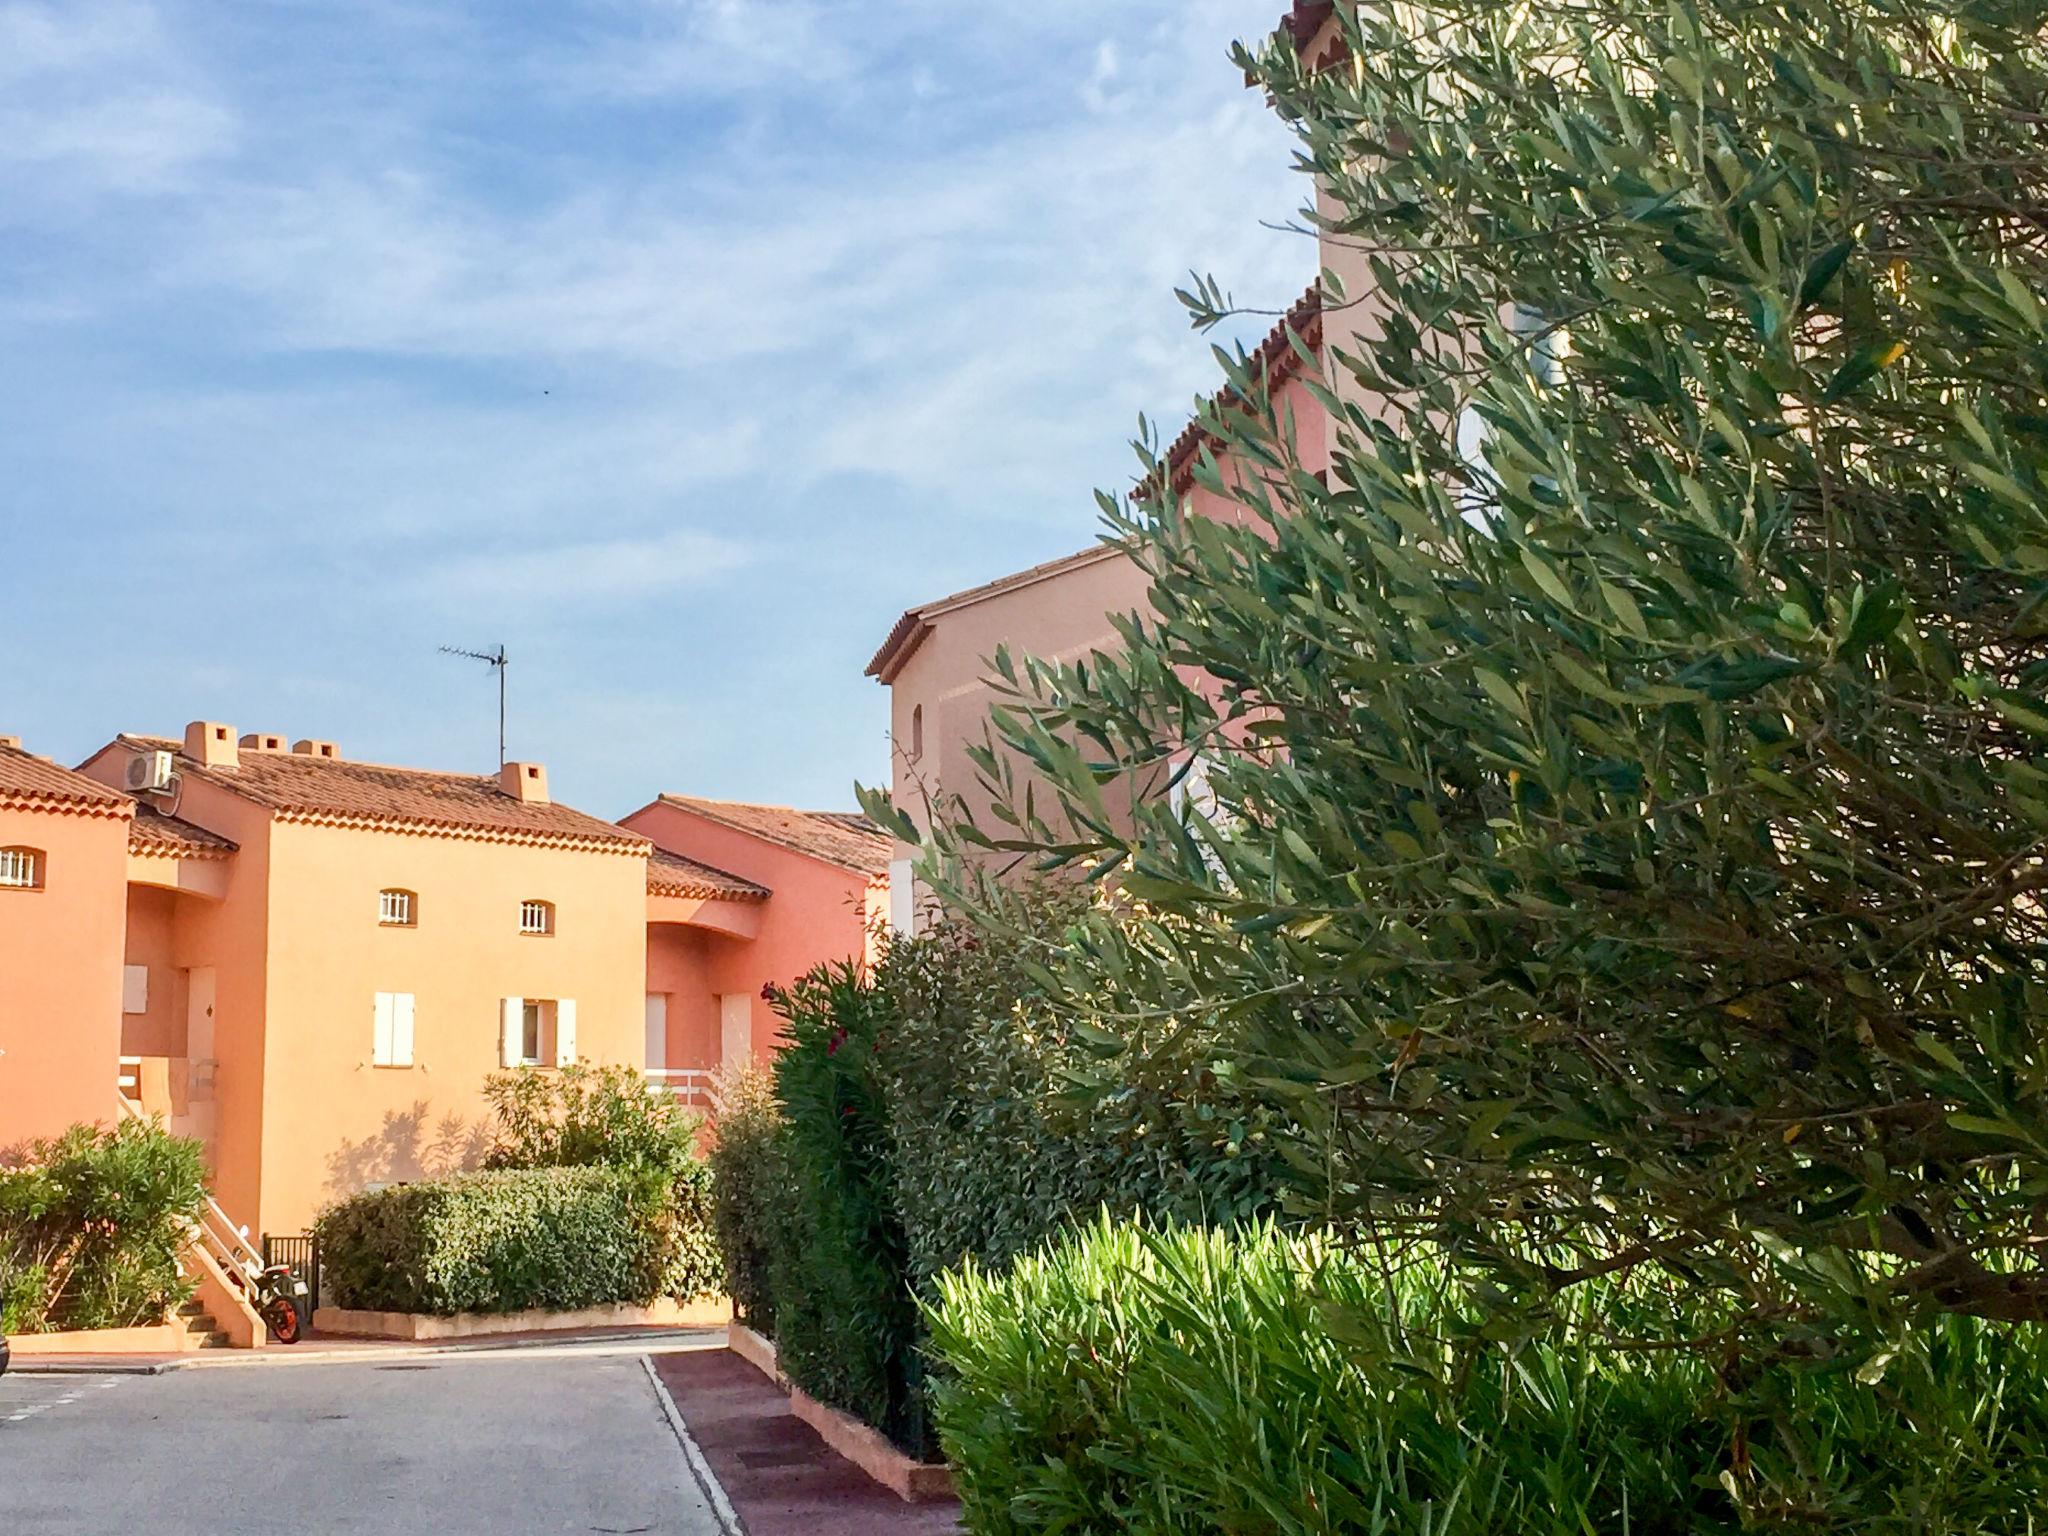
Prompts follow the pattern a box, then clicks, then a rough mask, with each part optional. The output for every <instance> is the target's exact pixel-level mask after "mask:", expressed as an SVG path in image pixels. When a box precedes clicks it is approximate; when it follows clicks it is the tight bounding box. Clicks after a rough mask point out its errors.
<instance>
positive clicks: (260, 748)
mask: <svg viewBox="0 0 2048 1536" xmlns="http://www.w3.org/2000/svg"><path fill="white" fill-rule="evenodd" d="M242 745H243V747H244V748H246V749H247V750H248V751H251V752H282V751H283V750H284V738H283V737H282V736H279V735H276V734H274V733H272V732H270V731H251V732H249V733H248V734H247V735H246V736H244V737H243V738H242Z"/></svg>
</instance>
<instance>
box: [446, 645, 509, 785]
mask: <svg viewBox="0 0 2048 1536" xmlns="http://www.w3.org/2000/svg"><path fill="white" fill-rule="evenodd" d="M441 654H442V655H443V656H464V657H467V658H468V659H469V660H471V661H481V662H483V663H485V664H486V665H487V666H489V667H490V668H491V670H492V671H494V672H496V673H497V674H498V766H499V767H500V768H503V767H504V766H505V668H506V667H507V666H508V665H509V664H510V661H511V658H510V657H508V656H507V655H506V654H505V647H504V645H503V643H502V642H501V643H500V644H499V646H498V648H497V649H496V650H495V651H465V650H464V649H463V648H462V647H461V646H459V645H444V646H442V647H441Z"/></svg>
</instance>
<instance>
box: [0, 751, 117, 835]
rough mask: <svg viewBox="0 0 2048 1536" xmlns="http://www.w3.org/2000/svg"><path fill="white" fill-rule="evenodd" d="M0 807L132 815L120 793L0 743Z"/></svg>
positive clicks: (76, 813)
mask: <svg viewBox="0 0 2048 1536" xmlns="http://www.w3.org/2000/svg"><path fill="white" fill-rule="evenodd" d="M0 804H7V805H14V806H20V807H23V808H25V809H31V810H43V811H51V812H54V813H56V814H59V815H72V816H109V817H116V818H119V817H126V816H128V815H130V814H131V813H132V805H131V802H130V801H129V799H128V797H127V796H126V795H124V794H122V793H121V791H120V790H118V789H114V788H112V787H111V786H109V785H106V784H102V783H100V782H99V780H97V779H92V778H88V777H87V776H86V775H84V774H82V773H80V772H78V771H77V770H76V769H75V768H66V767H65V766H64V765H63V764H62V763H57V762H53V761H51V760H50V759H49V758H47V757H42V756H39V755H38V754H36V753H34V752H30V751H28V750H26V749H25V748H23V747H21V746H20V745H18V744H16V743H15V742H14V741H13V740H12V738H9V739H8V740H7V741H6V742H0Z"/></svg>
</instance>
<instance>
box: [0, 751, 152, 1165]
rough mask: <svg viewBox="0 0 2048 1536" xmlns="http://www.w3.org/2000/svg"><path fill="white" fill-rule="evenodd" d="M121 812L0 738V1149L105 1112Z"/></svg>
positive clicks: (119, 928) (117, 802) (123, 845)
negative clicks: (11, 1143)
mask: <svg viewBox="0 0 2048 1536" xmlns="http://www.w3.org/2000/svg"><path fill="white" fill-rule="evenodd" d="M131 816H132V808H131V805H130V802H129V800H128V797H127V796H125V795H121V794H116V793H114V792H113V791H111V790H109V789H107V788H106V787H105V786H103V785H100V784H97V783H94V782H93V781H92V780H91V779H88V778H86V777H84V776H83V775H82V774H76V773H72V772H70V771H68V770H66V769H64V768H60V767H58V766H57V765H56V764H55V763H51V762H48V761H45V760H44V759H42V758H39V757H34V756H31V755H30V754H29V753H27V752H24V751H23V750H22V749H21V743H20V741H19V740H18V739H17V738H15V737H12V736H0V1146H5V1145H6V1144H8V1143H10V1142H14V1141H21V1140H28V1139H31V1138H36V1137H42V1136H54V1135H55V1134H57V1132H59V1131H61V1130H63V1129H64V1128H65V1127H66V1126H69V1125H75V1124H77V1123H78V1122H80V1121H100V1120H108V1119H111V1118H112V1116H113V1113H114V1112H115V1109H116V1106H115V1104H114V1078H115V1073H116V1070H117V1068H116V1058H117V1057H119V1055H120V1045H121V979H122V971H121V945H122V935H123V931H124V917H123V910H122V891H123V881H124V879H125V876H126V867H127V859H128V838H129V825H130V819H131Z"/></svg>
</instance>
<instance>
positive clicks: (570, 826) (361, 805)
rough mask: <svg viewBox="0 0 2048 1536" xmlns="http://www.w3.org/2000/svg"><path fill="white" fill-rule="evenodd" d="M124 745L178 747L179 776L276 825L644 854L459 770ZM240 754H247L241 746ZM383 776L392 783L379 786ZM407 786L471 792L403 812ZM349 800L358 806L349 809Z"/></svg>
mask: <svg viewBox="0 0 2048 1536" xmlns="http://www.w3.org/2000/svg"><path fill="white" fill-rule="evenodd" d="M117 739H118V740H119V741H120V742H121V743H123V744H125V745H128V746H131V747H139V748H142V749H144V750H150V751H158V750H176V751H179V753H180V758H179V771H180V772H182V773H189V774H191V775H192V776H193V777H194V778H197V779H198V780H200V781H201V782H203V783H209V784H213V785H215V786H217V787H219V788H221V789H224V790H226V791H228V792H229V793H231V794H236V795H239V796H240V797H241V798H243V799H245V800H248V801H250V802H251V803H252V804H255V805H258V806H261V807H262V808H263V809H264V810H266V811H268V812H269V813H270V814H271V815H272V816H274V817H275V818H276V819H277V820H279V821H284V822H292V823H297V824H303V825H315V826H345V827H357V828H362V829H365V830H370V831H386V832H400V833H425V834H428V835H435V836H449V837H464V838H474V839H478V840H481V841H486V842H517V843H524V844H531V845H538V846H543V847H559V848H578V849H588V850H591V851H603V852H614V853H625V854H630V855H634V856H638V857H644V856H645V854H646V852H647V849H648V848H649V846H650V844H649V842H648V840H647V839H646V838H644V837H642V836H640V835H639V834H638V833H636V832H632V831H629V830H627V829H626V828H624V827H621V826H618V825H616V824H615V823H612V822H609V821H605V820H602V819H601V818H599V817H596V816H593V815H591V814H589V813H588V812H586V811H579V810H577V809H576V808H575V807H574V806H570V805H565V804H563V803H561V802H560V801H555V800H550V801H545V802H536V801H527V800H521V799H520V798H519V797H518V796H516V795H512V794H509V793H507V792H506V791H505V790H504V789H503V788H501V787H500V785H499V783H498V781H497V779H496V777H495V776H493V775H491V774H487V773H462V772H456V771H451V770H448V769H442V768H410V767H406V766H404V765H402V764H397V763H371V762H365V761H363V760H362V759H360V758H328V757H320V756H316V755H313V754H310V753H297V752H264V751H256V752H250V754H249V756H247V757H243V758H241V759H239V761H238V763H237V766H236V767H234V768H226V767H220V766H212V767H209V766H207V765H205V764H203V763H199V762H196V761H194V760H193V759H192V758H190V757H188V756H185V755H183V752H182V746H183V744H182V743H181V742H178V741H175V740H173V739H172V738H170V737H162V736H152V735H147V734H143V733H138V732H123V733H122V734H121V735H120V736H119V737H118V738H117ZM243 750H244V751H245V752H247V751H249V749H247V748H245V749H243ZM266 771H282V772H284V773H286V774H288V775H293V776H302V777H303V778H305V779H308V780H311V781H313V782H318V778H319V777H320V776H329V777H328V783H329V784H330V786H331V787H332V790H333V791H334V792H331V793H330V794H325V795H323V794H311V795H309V794H308V792H307V788H306V784H305V783H304V782H301V783H297V784H294V783H289V782H287V783H279V782H272V781H270V780H269V779H268V777H267V772H266ZM383 776H389V778H390V779H392V780H394V781H396V782H390V783H380V782H378V780H379V779H380V777H383ZM407 780H412V781H418V780H428V781H431V782H432V783H434V784H436V785H446V786H449V787H451V788H454V789H460V790H464V791H469V792H471V794H472V795H473V797H474V798H473V803H472V804H470V805H468V806H465V805H463V804H462V803H461V802H460V800H459V799H456V798H455V797H453V796H451V797H450V798H451V801H452V802H453V803H451V804H447V805H440V804H432V805H424V806H421V805H408V804H407V803H406V802H405V799H404V796H405V793H406V791H407V789H408V788H415V789H417V788H418V786H416V785H408V784H407V783H406V782H404V781H407ZM351 798H353V800H354V801H355V802H356V803H351Z"/></svg>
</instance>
